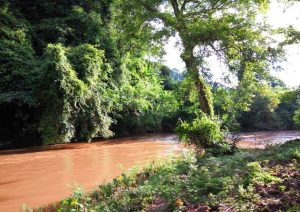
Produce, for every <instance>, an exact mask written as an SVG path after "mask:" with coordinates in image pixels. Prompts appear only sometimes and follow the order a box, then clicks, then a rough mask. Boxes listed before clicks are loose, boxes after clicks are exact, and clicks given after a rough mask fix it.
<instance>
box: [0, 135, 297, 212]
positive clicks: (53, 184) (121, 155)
mask: <svg viewBox="0 0 300 212" xmlns="http://www.w3.org/2000/svg"><path fill="white" fill-rule="evenodd" d="M280 138H281V139H280ZM295 138H300V132H297V131H284V132H276V133H275V132H272V133H270V132H256V133H243V134H241V139H242V141H241V142H240V146H242V147H263V146H264V145H266V144H268V142H272V140H274V142H275V143H278V142H283V141H286V140H291V139H295ZM177 140H178V139H177V137H176V136H175V135H172V134H154V135H146V136H136V137H128V138H121V139H112V140H108V141H105V142H95V143H90V144H89V143H77V144H63V145H54V146H47V147H39V148H28V149H19V150H5V151H0V211H5V212H11V211H12V212H13V211H20V210H21V206H22V204H25V203H26V205H27V206H28V207H29V208H33V207H38V206H42V205H47V204H50V203H53V202H56V201H59V200H61V199H63V198H65V197H67V196H68V195H70V194H71V193H72V190H73V189H74V188H75V187H76V185H82V186H83V187H84V189H85V191H88V190H92V189H94V188H96V187H97V185H99V184H103V183H106V182H109V181H111V180H112V179H113V178H114V177H116V176H118V175H119V174H121V173H122V172H123V171H124V170H126V169H128V168H130V167H132V166H133V165H135V164H140V165H144V164H146V163H148V162H150V161H153V160H156V159H158V158H166V157H169V156H170V155H172V154H178V153H180V152H181V151H182V149H183V146H182V145H180V144H178V143H177ZM258 141H259V142H258Z"/></svg>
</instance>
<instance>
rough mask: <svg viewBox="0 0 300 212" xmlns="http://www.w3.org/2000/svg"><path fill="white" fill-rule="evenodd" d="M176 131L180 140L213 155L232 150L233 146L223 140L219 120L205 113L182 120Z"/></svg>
mask: <svg viewBox="0 0 300 212" xmlns="http://www.w3.org/2000/svg"><path fill="white" fill-rule="evenodd" d="M176 133H177V134H178V135H179V138H180V140H181V141H183V142H185V143H187V144H191V145H195V146H196V147H197V148H198V149H205V150H208V152H210V153H212V154H213V155H220V154H224V153H225V154H227V153H230V152H233V149H235V148H233V146H232V145H230V144H229V143H227V142H225V139H224V134H223V132H222V131H221V125H220V122H219V121H218V120H217V119H212V118H209V117H207V116H206V115H202V116H201V117H197V118H196V119H194V120H193V121H192V122H190V123H189V122H186V121H184V122H182V123H181V124H180V125H179V126H178V127H177V128H176Z"/></svg>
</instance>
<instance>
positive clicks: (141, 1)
mask: <svg viewBox="0 0 300 212" xmlns="http://www.w3.org/2000/svg"><path fill="white" fill-rule="evenodd" d="M118 2H119V4H118V6H119V8H122V12H123V14H124V15H125V14H126V19H122V22H120V23H121V24H122V26H123V30H122V32H124V33H126V31H128V30H130V33H131V35H132V34H134V30H136V31H138V30H141V29H143V28H145V26H148V27H152V28H153V32H154V34H153V36H152V38H154V39H156V38H161V37H162V36H161V35H167V36H170V35H178V36H179V38H180V41H181V44H182V54H181V58H182V60H183V61H184V63H185V65H186V69H187V72H188V75H189V76H190V77H191V79H192V81H193V84H194V86H195V88H196V89H197V90H198V94H199V95H198V96H199V103H200V109H201V111H202V112H203V113H205V114H207V115H208V116H211V117H212V116H213V115H214V110H213V106H212V95H211V91H210V88H209V86H208V85H207V84H206V82H205V79H204V74H203V72H204V71H205V70H207V68H205V65H206V63H205V59H206V58H207V57H209V56H210V55H211V54H215V55H217V56H218V57H219V58H220V59H222V60H223V61H224V62H225V63H226V64H227V65H228V68H229V69H230V70H232V71H233V72H234V73H236V74H237V76H238V79H239V80H240V81H243V80H244V79H245V80H249V79H250V80H252V79H253V77H254V78H256V77H258V75H261V76H263V73H265V72H266V71H267V70H268V68H269V67H268V66H269V64H270V62H271V61H272V59H274V56H276V55H277V53H278V51H277V50H275V49H273V48H271V47H270V46H269V44H270V43H271V41H272V40H271V39H270V37H267V35H268V33H266V32H267V31H268V29H269V27H268V26H267V25H265V24H263V21H261V22H258V19H257V15H258V14H259V13H261V12H263V11H266V10H267V8H268V1H267V0H136V1H122V0H119V1H118ZM155 22H156V23H157V24H153V23H155ZM146 32H148V31H146ZM140 35H141V33H140ZM254 73H255V74H254Z"/></svg>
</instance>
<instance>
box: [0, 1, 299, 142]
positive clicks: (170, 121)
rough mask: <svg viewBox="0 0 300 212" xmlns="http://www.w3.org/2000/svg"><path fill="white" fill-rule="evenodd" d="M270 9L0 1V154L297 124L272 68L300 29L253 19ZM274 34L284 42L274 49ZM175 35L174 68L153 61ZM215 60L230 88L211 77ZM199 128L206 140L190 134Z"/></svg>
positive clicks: (290, 93) (294, 101)
mask: <svg viewBox="0 0 300 212" xmlns="http://www.w3.org/2000/svg"><path fill="white" fill-rule="evenodd" d="M133 8H134V9H133ZM162 8H164V9H162ZM267 9H268V3H267V1H257V0H255V1H254V0H253V1H251V0H250V1H236V2H228V3H226V1H173V0H170V1H159V0H155V1H147V0H143V1H122V0H114V1H113V0H101V1H94V0H89V1H81V0H72V1H67V0H63V1H50V0H49V1H48V0H46V1H30V0H26V1H24V0H6V1H1V5H0V20H1V21H0V47H1V48H0V61H1V63H0V114H1V120H0V147H1V148H6V147H20V146H29V145H42V144H54V143H65V142H71V141H78V140H85V141H91V140H92V139H95V138H108V137H111V136H122V135H130V134H135V133H143V132H158V131H169V132H170V131H174V130H175V128H176V126H177V132H178V133H180V134H182V136H181V137H182V138H185V140H186V141H187V142H192V143H198V144H200V146H202V147H206V146H207V144H208V143H211V142H213V143H216V142H215V141H217V140H219V141H220V142H221V140H223V139H222V134H224V133H223V132H221V131H224V130H229V131H237V130H241V129H242V130H249V129H252V130H259V129H264V130H276V129H295V128H296V127H297V125H298V126H299V122H300V121H299V120H300V119H299V114H300V112H299V110H300V109H299V108H300V107H299V104H300V102H299V99H300V97H299V90H291V89H288V88H287V87H286V86H285V85H284V84H283V83H282V82H281V81H280V80H278V79H276V78H274V77H272V76H271V75H270V74H269V70H270V69H271V66H272V65H274V64H275V63H276V61H278V60H280V59H282V58H283V56H284V46H285V45H290V44H293V43H295V42H297V41H298V39H299V33H298V32H297V31H295V30H294V29H293V28H292V27H290V28H287V29H276V30H274V29H271V28H270V26H268V25H267V24H266V23H264V22H261V23H257V22H256V16H257V15H260V14H263V12H265V11H266V10H267ZM233 11H235V12H233ZM274 33H281V34H282V35H286V39H285V40H284V41H283V42H281V43H276V42H275V41H274V40H272V37H271V34H274ZM173 35H178V36H179V37H180V39H181V42H182V46H183V53H182V55H181V57H182V59H183V61H184V62H185V65H186V70H185V72H182V73H179V72H178V71H177V70H170V69H169V68H168V67H166V66H164V65H163V64H162V63H161V62H157V61H160V60H155V61H156V62H154V61H153V60H152V59H149V58H153V57H156V58H159V57H161V55H162V52H163V42H165V40H166V39H167V38H168V37H170V36H173ZM274 42H275V44H276V45H275V44H274ZM274 46H275V47H274ZM212 54H215V55H217V56H218V57H219V58H220V59H221V60H224V62H225V63H226V64H227V66H228V70H229V71H230V72H231V73H233V74H234V75H236V76H237V79H238V86H236V87H226V86H224V85H222V84H218V83H216V82H213V81H212V80H211V78H210V77H211V74H210V70H209V68H210V67H208V66H207V63H206V58H207V57H209V56H210V55H212ZM147 58H148V59H147ZM198 70H199V71H198ZM181 71H182V70H181ZM254 88H255V89H254ZM207 123H210V125H209V126H210V127H207V126H208V125H206V124H207ZM201 126H202V127H201ZM203 130H204V131H206V132H204V134H205V133H206V134H207V135H204V134H203V136H204V137H205V136H206V138H205V139H206V140H202V141H199V138H191V137H193V136H192V135H194V134H197V135H199V134H202V131H203ZM192 131H195V132H194V133H193V132H192ZM216 132H217V133H218V135H214V136H211V135H210V133H216ZM203 136H202V138H204V137H203ZM194 137H195V136H194ZM195 139H196V140H195ZM220 145H223V144H220ZM208 146H210V144H209V145H208Z"/></svg>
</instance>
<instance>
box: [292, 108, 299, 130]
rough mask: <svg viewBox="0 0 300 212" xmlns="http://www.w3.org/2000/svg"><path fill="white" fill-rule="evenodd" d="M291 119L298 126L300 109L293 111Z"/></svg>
mask: <svg viewBox="0 0 300 212" xmlns="http://www.w3.org/2000/svg"><path fill="white" fill-rule="evenodd" d="M293 120H294V122H295V124H296V125H297V126H298V127H300V109H298V110H296V111H295V114H294V116H293Z"/></svg>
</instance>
